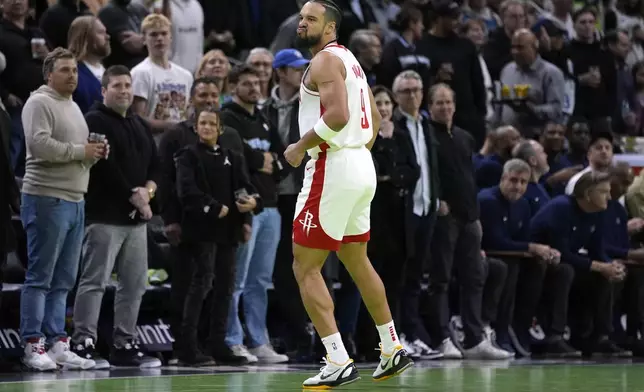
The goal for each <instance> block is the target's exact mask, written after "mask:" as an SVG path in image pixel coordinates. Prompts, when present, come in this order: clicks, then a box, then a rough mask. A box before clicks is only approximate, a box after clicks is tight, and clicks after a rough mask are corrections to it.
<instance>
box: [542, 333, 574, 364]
mask: <svg viewBox="0 0 644 392" xmlns="http://www.w3.org/2000/svg"><path fill="white" fill-rule="evenodd" d="M542 354H543V355H544V356H546V357H549V358H571V359H573V358H581V351H579V350H576V349H574V348H573V347H572V346H571V345H569V344H568V342H566V340H565V339H564V338H563V337H561V336H552V337H549V338H547V339H546V342H545V343H544V347H543V352H542Z"/></svg>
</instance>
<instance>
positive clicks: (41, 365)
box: [22, 338, 58, 372]
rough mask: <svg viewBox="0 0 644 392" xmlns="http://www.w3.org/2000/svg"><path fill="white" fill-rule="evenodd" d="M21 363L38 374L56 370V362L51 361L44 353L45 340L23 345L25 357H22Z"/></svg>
mask: <svg viewBox="0 0 644 392" xmlns="http://www.w3.org/2000/svg"><path fill="white" fill-rule="evenodd" d="M22 363H23V364H24V365H25V366H26V367H28V368H29V369H31V370H37V371H39V372H49V371H52V370H56V369H57V368H58V366H56V362H54V361H52V360H51V358H50V357H49V355H47V353H46V352H45V339H44V338H40V339H39V340H37V341H35V342H31V343H30V342H27V344H26V345H25V355H24V356H23V357H22Z"/></svg>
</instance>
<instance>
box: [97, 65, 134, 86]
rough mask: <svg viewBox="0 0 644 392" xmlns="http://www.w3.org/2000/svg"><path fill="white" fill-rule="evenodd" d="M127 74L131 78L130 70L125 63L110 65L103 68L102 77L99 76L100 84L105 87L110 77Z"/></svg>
mask: <svg viewBox="0 0 644 392" xmlns="http://www.w3.org/2000/svg"><path fill="white" fill-rule="evenodd" d="M124 75H125V76H129V77H130V80H131V79H132V74H131V73H130V70H129V69H128V68H127V67H126V66H125V65H112V66H111V67H109V68H108V69H106V70H105V72H104V73H103V77H102V78H101V86H103V88H107V86H108V85H109V84H110V79H111V78H112V77H113V76H124Z"/></svg>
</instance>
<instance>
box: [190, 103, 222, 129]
mask: <svg viewBox="0 0 644 392" xmlns="http://www.w3.org/2000/svg"><path fill="white" fill-rule="evenodd" d="M201 113H214V114H216V115H217V118H218V119H219V133H221V131H222V130H223V128H224V125H223V124H222V123H221V114H220V113H221V112H220V111H219V109H217V108H216V107H214V106H212V105H206V106H204V107H202V108H200V109H198V110H196V111H195V129H197V124H199V117H200V116H201Z"/></svg>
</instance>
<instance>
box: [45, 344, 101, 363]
mask: <svg viewBox="0 0 644 392" xmlns="http://www.w3.org/2000/svg"><path fill="white" fill-rule="evenodd" d="M47 355H49V357H50V358H51V359H52V360H53V361H54V362H56V363H57V364H59V365H60V366H62V367H63V369H66V370H88V369H92V368H94V366H96V362H94V360H93V359H86V358H81V357H79V356H78V355H77V354H76V353H75V352H73V351H72V350H70V348H69V339H68V338H60V339H58V341H57V342H56V343H54V345H53V346H51V348H50V349H49V351H47Z"/></svg>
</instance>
